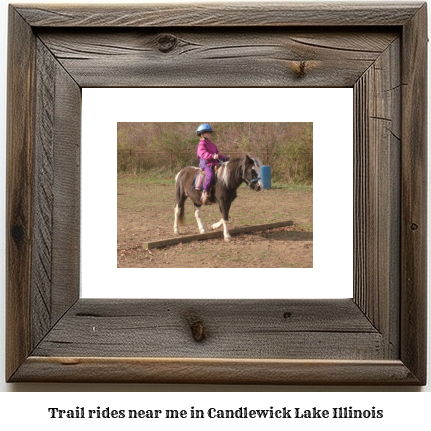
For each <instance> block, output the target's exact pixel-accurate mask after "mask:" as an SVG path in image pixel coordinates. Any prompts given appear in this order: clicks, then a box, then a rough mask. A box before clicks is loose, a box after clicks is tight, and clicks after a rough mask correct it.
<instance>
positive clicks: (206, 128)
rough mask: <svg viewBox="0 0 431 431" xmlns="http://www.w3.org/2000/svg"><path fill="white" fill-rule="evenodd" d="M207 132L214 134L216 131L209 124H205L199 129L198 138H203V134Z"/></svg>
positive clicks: (197, 131)
mask: <svg viewBox="0 0 431 431" xmlns="http://www.w3.org/2000/svg"><path fill="white" fill-rule="evenodd" d="M205 132H211V133H213V132H214V130H213V129H212V127H211V126H210V125H209V124H206V123H205V124H201V125H200V126H199V127H198V130H196V133H197V134H198V136H201V134H202V133H205Z"/></svg>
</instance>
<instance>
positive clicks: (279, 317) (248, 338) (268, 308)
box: [33, 299, 385, 359]
mask: <svg viewBox="0 0 431 431" xmlns="http://www.w3.org/2000/svg"><path fill="white" fill-rule="evenodd" d="M191 317H193V319H191ZM191 320H199V321H200V322H201V323H202V325H203V328H204V331H205V334H206V337H205V339H204V340H203V341H202V342H196V340H195V339H194V337H193V334H192V331H191V328H190V321H191ZM238 321H241V322H242V323H241V325H238V324H237V322H238ZM317 328H318V329H317ZM114 340H118V343H117V342H114ZM353 352H354V353H353ZM33 354H34V355H36V356H78V355H81V356H90V357H91V356H134V357H141V356H142V357H149V356H151V357H193V356H196V355H197V356H198V357H208V358H211V357H213V358H214V357H218V358H249V359H259V358H261V359H263V358H268V359H269V358H273V359H275V358H296V359H298V358H309V359H310V358H319V359H329V358H333V359H335V358H336V359H361V358H362V359H385V347H384V338H383V337H382V335H381V334H380V333H379V332H378V331H377V330H376V329H375V328H374V326H373V325H372V324H371V323H370V322H369V320H368V319H367V318H366V316H364V315H363V313H362V312H361V311H360V310H359V309H358V308H357V306H356V304H355V303H354V302H353V301H352V300H351V299H346V300H337V301H329V300H320V301H319V300H312V301H301V300H283V301H280V300H277V301H269V300H267V301H254V300H241V301H227V300H224V301H223V300H212V301H208V300H187V301H185V300H135V301H131V300H103V301H100V300H99V301H97V300H87V299H84V300H80V301H79V302H78V303H76V304H75V305H74V306H73V307H72V309H71V310H70V311H69V312H68V313H67V315H66V316H65V317H64V318H63V319H62V321H61V322H59V323H58V324H57V325H55V326H54V328H53V329H52V330H51V331H50V333H49V334H48V335H47V336H46V337H45V339H44V340H43V341H42V342H41V343H40V344H39V345H38V347H37V348H36V349H35V351H34V352H33Z"/></svg>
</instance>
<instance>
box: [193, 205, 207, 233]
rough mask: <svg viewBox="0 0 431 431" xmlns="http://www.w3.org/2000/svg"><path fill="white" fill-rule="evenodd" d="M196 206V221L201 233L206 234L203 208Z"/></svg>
mask: <svg viewBox="0 0 431 431" xmlns="http://www.w3.org/2000/svg"><path fill="white" fill-rule="evenodd" d="M194 205H195V217H196V221H197V222H198V228H199V232H200V233H205V228H204V225H203V223H202V219H201V206H200V205H196V204H194Z"/></svg>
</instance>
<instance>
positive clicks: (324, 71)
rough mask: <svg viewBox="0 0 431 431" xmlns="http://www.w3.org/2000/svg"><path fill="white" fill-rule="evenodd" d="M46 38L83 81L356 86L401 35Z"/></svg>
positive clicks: (199, 32)
mask: <svg viewBox="0 0 431 431" xmlns="http://www.w3.org/2000/svg"><path fill="white" fill-rule="evenodd" d="M38 37H40V38H41V40H43V42H44V43H45V44H46V46H47V47H48V48H49V49H50V50H51V51H52V52H53V53H54V55H55V56H56V58H57V59H58V61H59V62H60V63H61V64H62V65H63V66H64V68H65V69H66V70H68V71H69V73H71V74H72V76H73V77H74V79H75V80H76V81H77V82H78V83H79V85H80V86H82V87H146V86H150V87H154V86H155V87H165V86H166V85H167V83H168V86H182V87H183V86H186V87H189V86H190V87H201V86H217V87H238V86H240V87H244V86H250V87H256V86H257V87H261V86H265V87H279V86H288V87H304V86H307V87H324V86H326V87H352V86H353V85H354V84H355V82H356V81H357V80H358V79H359V78H360V77H361V75H362V74H363V71H364V70H366V69H368V68H369V67H370V66H371V65H372V64H373V63H374V62H375V60H376V59H377V58H378V57H379V55H380V54H381V52H383V51H384V50H385V49H386V48H387V47H388V46H389V45H390V44H391V43H392V41H393V40H394V39H396V37H397V34H396V33H394V32H391V31H388V32H385V31H374V32H368V33H366V34H364V33H363V32H354V31H350V32H343V31H335V30H332V31H329V30H327V31H320V32H318V33H316V32H310V31H305V30H300V29H296V30H288V29H284V30H277V29H259V30H255V31H250V30H246V29H241V30H239V29H225V30H223V31H220V30H219V29H205V30H203V29H196V30H193V29H191V30H188V31H184V30H182V31H181V30H179V29H175V30H174V31H169V32H167V31H162V32H159V31H155V30H149V29H146V30H144V31H137V30H133V31H127V32H126V31H113V30H112V29H111V30H104V31H97V32H95V31H94V30H93V31H85V30H83V31H81V32H80V33H76V32H70V31H66V30H62V31H52V30H45V29H43V30H40V31H38ZM202 76H205V81H204V82H203V81H202Z"/></svg>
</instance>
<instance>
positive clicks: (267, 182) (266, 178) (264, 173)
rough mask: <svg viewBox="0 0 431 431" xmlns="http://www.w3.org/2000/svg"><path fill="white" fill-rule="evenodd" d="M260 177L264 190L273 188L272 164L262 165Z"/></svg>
mask: <svg viewBox="0 0 431 431" xmlns="http://www.w3.org/2000/svg"><path fill="white" fill-rule="evenodd" d="M260 179H261V180H262V184H263V189H264V190H267V189H270V188H271V166H261V167H260Z"/></svg>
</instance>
